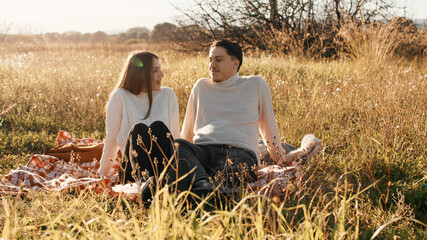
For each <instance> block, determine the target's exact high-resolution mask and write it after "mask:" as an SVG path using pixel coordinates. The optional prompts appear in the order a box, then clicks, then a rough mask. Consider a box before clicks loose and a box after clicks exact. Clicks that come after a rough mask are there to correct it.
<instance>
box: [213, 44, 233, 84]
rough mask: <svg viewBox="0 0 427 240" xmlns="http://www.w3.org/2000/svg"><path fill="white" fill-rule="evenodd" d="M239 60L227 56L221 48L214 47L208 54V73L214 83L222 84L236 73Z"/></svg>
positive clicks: (225, 51)
mask: <svg viewBox="0 0 427 240" xmlns="http://www.w3.org/2000/svg"><path fill="white" fill-rule="evenodd" d="M238 67H239V60H238V59H237V58H235V57H231V56H230V55H228V54H227V50H226V49H225V48H223V47H214V48H212V49H211V50H210V52H209V73H210V75H211V79H212V81H214V82H222V81H224V80H227V79H229V78H230V77H231V76H233V75H234V74H236V73H237V69H238Z"/></svg>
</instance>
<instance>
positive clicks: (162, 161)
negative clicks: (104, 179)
mask: <svg viewBox="0 0 427 240" xmlns="http://www.w3.org/2000/svg"><path fill="white" fill-rule="evenodd" d="M173 155H174V148H173V138H172V135H171V134H170V131H169V129H168V127H167V126H166V125H165V124H164V123H163V122H161V121H156V122H153V123H152V124H151V125H150V126H147V125H145V124H143V123H137V124H135V125H134V126H133V127H132V128H131V129H130V131H129V134H128V138H127V140H126V145H125V151H124V156H123V158H122V161H121V163H120V170H119V177H120V180H121V182H122V183H127V182H135V181H145V180H146V179H147V178H149V177H151V176H155V177H157V178H158V177H160V176H161V174H162V172H163V171H165V173H164V177H163V178H162V179H156V180H157V181H158V183H159V184H161V185H165V184H171V185H173V186H172V189H175V188H176V189H177V190H180V191H185V190H188V189H189V188H190V186H191V183H192V179H193V178H194V174H193V173H190V174H189V172H191V169H193V168H195V164H194V163H191V162H189V161H187V160H182V161H176V158H175V157H172V156H173ZM186 175H187V177H185V178H183V179H182V180H180V181H177V180H178V179H179V178H180V177H182V176H186Z"/></svg>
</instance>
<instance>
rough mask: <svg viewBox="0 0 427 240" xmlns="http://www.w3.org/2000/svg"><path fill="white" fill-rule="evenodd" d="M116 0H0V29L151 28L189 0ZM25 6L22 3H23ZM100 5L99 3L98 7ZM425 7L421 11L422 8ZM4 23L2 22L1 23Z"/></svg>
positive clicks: (417, 11)
mask: <svg viewBox="0 0 427 240" xmlns="http://www.w3.org/2000/svg"><path fill="white" fill-rule="evenodd" d="M402 1H403V2H402ZM115 2H116V1H112V0H109V1H105V0H104V1H101V0H91V1H85V0H75V1H73V2H68V1H55V0H40V1H37V2H36V1H30V0H21V1H12V0H7V1H4V0H0V33H1V31H2V27H3V28H4V27H6V28H7V27H10V30H9V32H7V33H9V34H22V33H24V34H25V33H26V34H41V33H51V32H57V33H64V32H73V31H75V32H80V33H94V32H97V31H103V32H105V33H108V34H114V33H120V32H125V31H126V30H128V29H130V28H133V27H146V28H148V29H149V30H152V29H153V27H154V26H155V25H156V24H159V23H163V22H169V23H173V24H176V19H179V18H182V17H183V15H182V14H181V13H180V12H179V10H177V9H176V8H175V6H179V7H180V8H181V9H186V8H188V7H190V6H191V3H193V1H192V0H181V1H179V0H157V1H155V2H153V1H146V0H145V1H144V0H143V1H141V0H125V1H121V2H120V4H115ZM402 4H403V5H406V8H405V10H404V8H403V7H401V9H400V10H398V11H396V13H395V16H406V17H407V18H409V19H411V20H424V21H425V20H427V1H425V0H401V3H400V4H399V5H400V6H403V5H402ZM23 6H24V7H23ZM99 6H102V9H100V7H99ZM423 9H424V11H423ZM2 25H3V26H2Z"/></svg>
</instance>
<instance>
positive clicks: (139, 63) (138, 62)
mask: <svg viewBox="0 0 427 240" xmlns="http://www.w3.org/2000/svg"><path fill="white" fill-rule="evenodd" d="M131 63H132V64H133V65H134V66H135V67H143V66H144V63H142V61H141V60H140V59H139V58H137V57H134V58H132V60H131Z"/></svg>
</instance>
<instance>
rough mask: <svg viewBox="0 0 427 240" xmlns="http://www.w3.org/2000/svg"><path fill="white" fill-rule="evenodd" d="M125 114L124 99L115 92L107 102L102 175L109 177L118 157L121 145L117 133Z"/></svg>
mask: <svg viewBox="0 0 427 240" xmlns="http://www.w3.org/2000/svg"><path fill="white" fill-rule="evenodd" d="M122 115H123V100H122V98H120V96H119V95H117V94H113V95H112V96H111V98H110V100H109V101H108V104H107V114H106V132H107V136H106V138H105V140H104V149H103V152H102V157H101V161H100V165H101V166H100V167H99V170H98V173H99V174H100V175H101V176H105V177H109V175H110V170H111V168H112V166H113V161H112V159H114V158H115V157H116V154H117V151H118V150H119V145H118V144H117V140H116V139H117V135H118V134H119V131H120V126H121V122H122Z"/></svg>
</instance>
